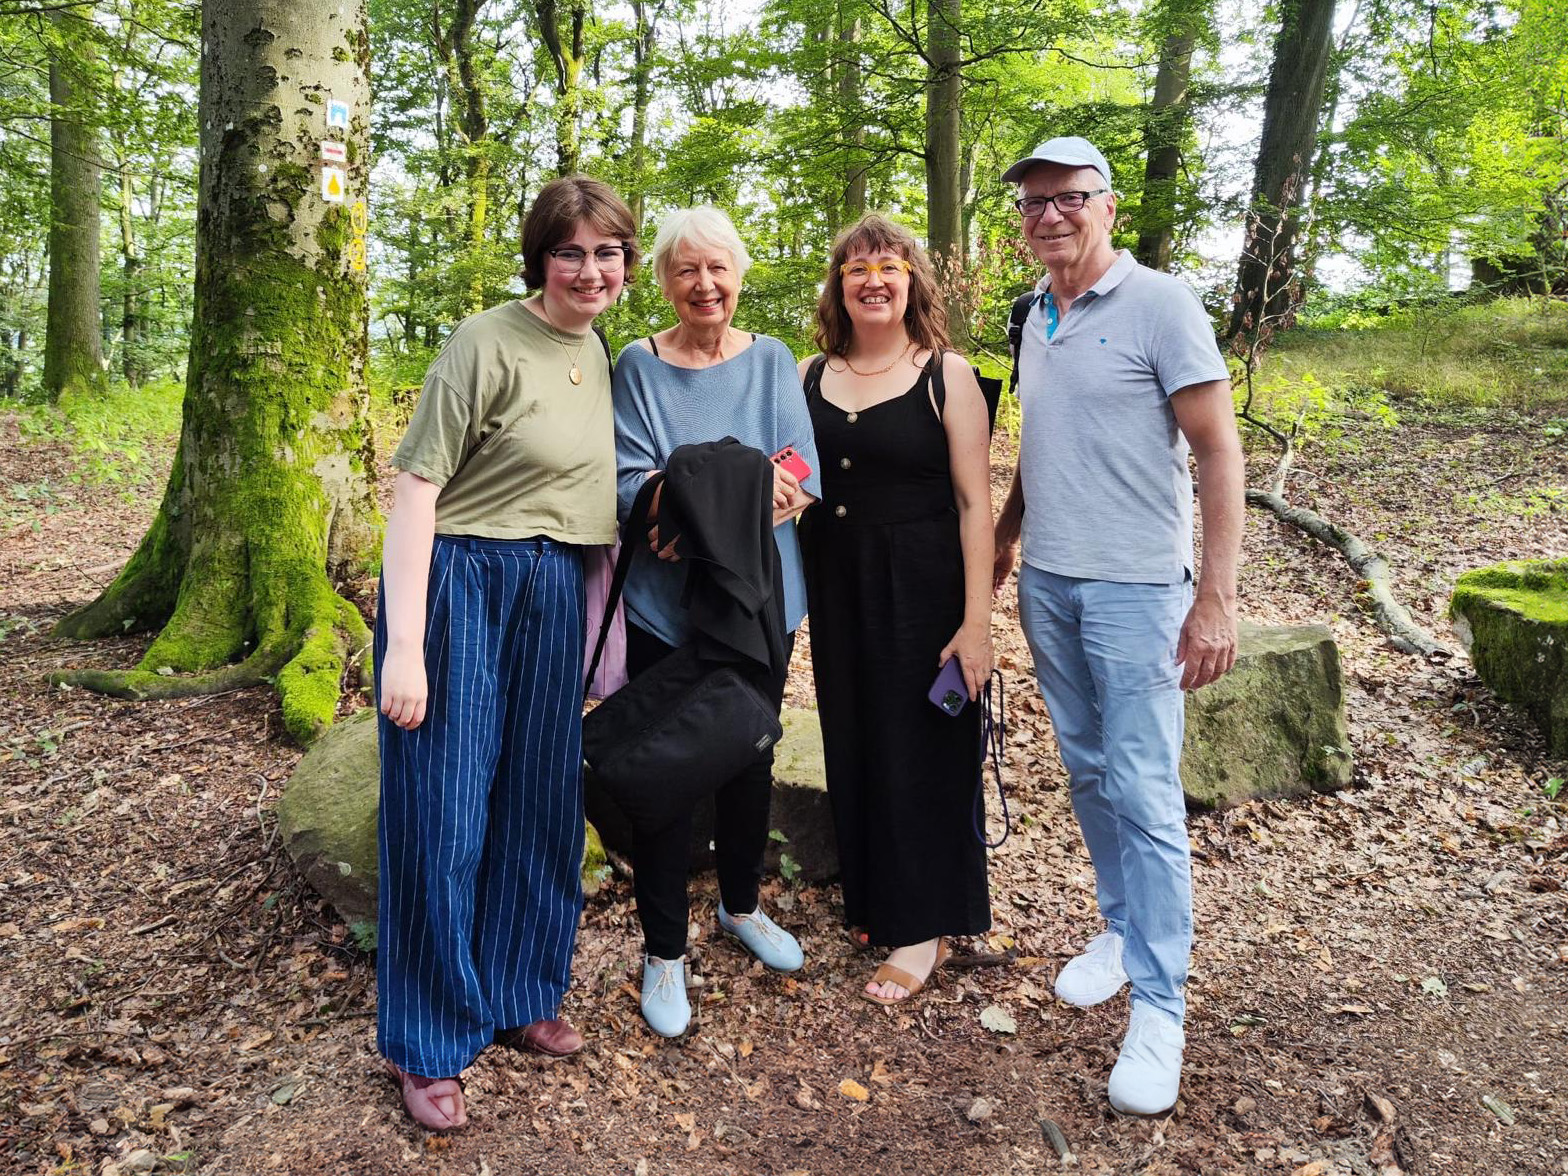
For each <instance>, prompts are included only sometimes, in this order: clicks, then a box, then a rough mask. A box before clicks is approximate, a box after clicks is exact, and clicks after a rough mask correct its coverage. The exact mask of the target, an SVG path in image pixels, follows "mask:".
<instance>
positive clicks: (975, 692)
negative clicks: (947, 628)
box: [936, 624, 991, 702]
mask: <svg viewBox="0 0 1568 1176" xmlns="http://www.w3.org/2000/svg"><path fill="white" fill-rule="evenodd" d="M950 657H956V658H957V659H958V664H959V667H960V668H961V669H962V670H963V671H964V684H965V685H966V686H968V687H969V701H970V702H973V701H975V699H977V698H979V697H980V691H982V690H984V689H985V684H986V681H987V680H988V679H989V678H990V677H991V626H990V625H989V624H984V625H969V624H965V625H963V626H961V627H960V628H959V630H958V632H956V633H954V634H953V639H952V640H951V641H949V642H948V643H947V644H946V645H944V646H943V647H942V652H941V653H939V654H937V657H936V666H937V669H938V670H941V668H942V667H943V666H945V665H946V664H947V659H948V658H950Z"/></svg>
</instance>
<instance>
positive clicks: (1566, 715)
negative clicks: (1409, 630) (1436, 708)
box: [1448, 559, 1568, 756]
mask: <svg viewBox="0 0 1568 1176" xmlns="http://www.w3.org/2000/svg"><path fill="white" fill-rule="evenodd" d="M1448 608H1449V615H1450V616H1451V617H1452V619H1453V623H1454V631H1455V632H1456V633H1457V634H1458V635H1459V639H1460V640H1461V641H1463V642H1464V644H1465V647H1466V648H1467V649H1468V650H1469V651H1470V659H1471V661H1472V662H1474V663H1475V671H1476V673H1477V674H1479V675H1480V676H1481V680H1482V681H1483V682H1485V683H1486V684H1487V686H1488V688H1490V689H1491V691H1492V693H1493V694H1495V695H1497V697H1499V698H1501V699H1502V700H1503V701H1505V702H1509V703H1512V704H1513V705H1514V706H1517V707H1519V708H1520V709H1521V710H1523V711H1524V712H1525V713H1526V714H1528V715H1529V716H1530V717H1531V718H1532V719H1533V720H1535V722H1536V724H1537V725H1538V726H1539V727H1540V728H1541V731H1542V733H1543V734H1545V736H1546V742H1547V746H1548V749H1549V752H1550V754H1551V755H1553V756H1568V559H1559V560H1543V561H1537V562H1523V561H1516V562H1510V563H1501V564H1494V565H1493V566H1491V567H1488V568H1477V569H1476V570H1474V571H1471V572H1466V573H1465V574H1464V575H1462V576H1460V577H1459V582H1458V583H1456V584H1455V585H1454V595H1453V598H1452V600H1451V601H1450V602H1449V606H1448Z"/></svg>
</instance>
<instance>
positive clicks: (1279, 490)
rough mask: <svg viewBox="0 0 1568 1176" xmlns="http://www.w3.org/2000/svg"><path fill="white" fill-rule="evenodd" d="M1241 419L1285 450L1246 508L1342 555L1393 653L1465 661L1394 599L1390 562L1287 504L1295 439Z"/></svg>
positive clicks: (1336, 527) (1316, 516)
mask: <svg viewBox="0 0 1568 1176" xmlns="http://www.w3.org/2000/svg"><path fill="white" fill-rule="evenodd" d="M1241 419H1242V420H1244V421H1246V422H1247V423H1248V424H1249V425H1253V426H1255V427H1256V428H1258V429H1261V430H1262V431H1263V432H1265V433H1267V434H1268V435H1269V436H1271V437H1272V438H1273V439H1274V440H1275V441H1276V442H1278V443H1279V445H1280V446H1281V449H1282V450H1283V452H1282V453H1281V454H1280V459H1279V464H1278V465H1277V466H1275V468H1274V481H1273V483H1272V484H1271V485H1270V487H1269V488H1268V489H1267V490H1251V489H1249V490H1248V491H1247V504H1248V505H1249V506H1256V507H1259V508H1261V509H1263V510H1267V511H1270V512H1271V513H1273V515H1274V516H1275V517H1276V518H1278V519H1279V520H1280V521H1281V522H1285V523H1289V524H1290V525H1291V526H1293V527H1295V528H1296V529H1297V530H1299V531H1302V532H1304V533H1305V534H1307V535H1310V536H1311V537H1312V538H1314V539H1316V540H1317V541H1318V542H1320V543H1324V544H1326V545H1328V546H1329V547H1332V548H1333V549H1334V550H1335V551H1337V552H1339V553H1340V554H1341V555H1342V556H1344V557H1345V562H1347V563H1348V564H1349V565H1350V567H1351V570H1352V571H1354V572H1355V573H1356V575H1358V576H1360V577H1361V579H1362V581H1363V583H1364V585H1365V587H1364V591H1365V592H1366V594H1367V596H1368V597H1369V598H1370V599H1371V604H1372V620H1373V622H1374V623H1375V624H1376V625H1377V627H1378V629H1379V630H1381V631H1382V632H1383V633H1384V634H1385V635H1386V636H1387V637H1388V639H1389V643H1390V644H1391V645H1393V647H1394V648H1395V649H1397V650H1399V651H1400V652H1401V653H1411V654H1416V655H1417V656H1420V657H1433V656H1437V657H1462V656H1463V655H1462V654H1461V653H1460V652H1459V651H1458V650H1457V649H1455V648H1454V647H1453V646H1451V645H1449V644H1447V643H1446V642H1443V641H1439V640H1438V639H1437V638H1436V637H1434V636H1432V634H1430V633H1428V632H1427V631H1426V630H1425V629H1423V628H1422V627H1421V626H1420V625H1418V624H1416V622H1415V619H1414V618H1413V617H1412V616H1411V615H1410V612H1409V610H1408V609H1406V608H1405V606H1404V605H1402V604H1400V603H1399V601H1398V599H1396V598H1395V596H1394V590H1393V588H1392V586H1391V585H1390V584H1389V578H1388V577H1389V569H1388V561H1387V560H1385V559H1384V558H1383V557H1382V556H1380V555H1379V554H1378V553H1377V552H1375V551H1373V550H1372V549H1371V548H1370V547H1368V546H1367V545H1366V544H1365V543H1364V542H1362V541H1361V540H1360V539H1359V538H1357V537H1356V536H1355V535H1352V534H1351V533H1350V532H1349V531H1347V530H1345V528H1343V527H1341V526H1339V524H1337V523H1332V522H1330V521H1329V520H1328V519H1325V518H1324V517H1323V516H1322V515H1320V514H1318V513H1317V512H1316V511H1312V510H1308V509H1307V508H1306V507H1301V506H1292V505H1291V504H1290V503H1289V502H1287V501H1286V500H1285V480H1286V478H1287V477H1288V476H1289V474H1290V465H1291V462H1292V460H1293V459H1294V458H1295V452H1296V451H1295V446H1294V444H1293V443H1292V440H1291V437H1290V436H1289V435H1287V434H1285V433H1283V432H1281V431H1280V430H1279V429H1276V428H1274V427H1273V426H1271V425H1268V424H1266V423H1265V422H1263V421H1259V420H1257V419H1255V418H1254V417H1252V416H1251V415H1249V414H1248V413H1246V412H1243V413H1242V418H1241Z"/></svg>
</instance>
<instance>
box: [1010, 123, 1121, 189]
mask: <svg viewBox="0 0 1568 1176" xmlns="http://www.w3.org/2000/svg"><path fill="white" fill-rule="evenodd" d="M1037 163H1060V164H1063V165H1064V166H1066V167H1092V168H1094V170H1095V171H1097V172H1099V173H1100V174H1101V175H1102V176H1104V177H1105V186H1106V187H1107V188H1109V187H1110V186H1111V165H1110V164H1108V163H1106V162H1105V156H1103V155H1101V154H1100V149H1099V148H1098V147H1096V146H1095V145H1094V144H1093V143H1091V142H1089V140H1088V139H1080V138H1079V137H1078V136H1077V135H1062V136H1061V137H1059V138H1056V139H1047V140H1046V141H1045V142H1044V143H1041V144H1040V145H1039V146H1038V147H1036V148H1035V149H1034V154H1033V155H1031V156H1029V157H1028V158H1027V159H1020V160H1019V161H1018V162H1017V163H1015V164H1013V166H1012V167H1010V168H1008V169H1007V170H1006V171H1005V172H1003V173H1002V182H1003V183H1004V184H1016V183H1017V182H1018V181H1019V180H1021V179H1023V178H1024V173H1025V172H1026V171H1028V170H1029V169H1030V168H1031V167H1033V166H1034V165H1035V164H1037Z"/></svg>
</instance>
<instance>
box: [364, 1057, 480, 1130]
mask: <svg viewBox="0 0 1568 1176" xmlns="http://www.w3.org/2000/svg"><path fill="white" fill-rule="evenodd" d="M381 1064H382V1065H383V1066H384V1067H385V1069H386V1073H387V1077H388V1078H390V1079H392V1081H393V1082H395V1083H397V1087H398V1093H399V1094H400V1095H402V1098H403V1109H404V1110H405V1111H407V1112H408V1117H409V1118H410V1119H412V1120H414V1122H416V1123H418V1124H419V1125H420V1126H421V1127H423V1128H425V1130H427V1131H454V1130H456V1129H457V1128H459V1127H462V1126H465V1125H466V1124H467V1123H468V1109H467V1107H465V1106H464V1105H463V1084H462V1082H460V1081H459V1080H458V1079H456V1078H426V1077H425V1076H424V1075H423V1074H410V1073H409V1072H408V1071H407V1070H405V1069H403V1068H402V1067H401V1066H399V1065H398V1064H397V1063H396V1062H394V1061H393V1060H392V1059H391V1058H382V1059H381ZM454 1097H455V1099H456V1103H455V1104H454V1105H455V1107H456V1110H457V1114H456V1115H455V1116H454V1115H449V1114H447V1113H446V1112H445V1111H443V1110H442V1109H441V1108H440V1106H439V1105H437V1103H436V1100H437V1099H439V1098H454Z"/></svg>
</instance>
